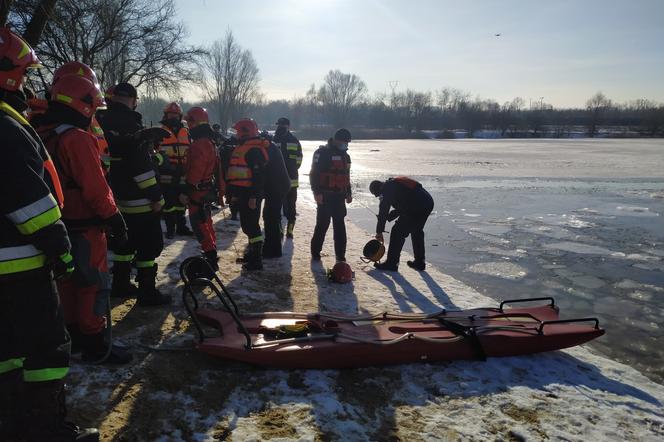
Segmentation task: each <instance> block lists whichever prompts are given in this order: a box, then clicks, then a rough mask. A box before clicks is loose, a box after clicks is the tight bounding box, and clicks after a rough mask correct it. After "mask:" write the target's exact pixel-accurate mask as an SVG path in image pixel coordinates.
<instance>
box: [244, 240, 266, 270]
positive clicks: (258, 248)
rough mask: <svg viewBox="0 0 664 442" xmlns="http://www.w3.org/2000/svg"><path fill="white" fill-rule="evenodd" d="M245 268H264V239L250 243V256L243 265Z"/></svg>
mask: <svg viewBox="0 0 664 442" xmlns="http://www.w3.org/2000/svg"><path fill="white" fill-rule="evenodd" d="M242 269H243V270H247V271H252V270H263V241H260V242H255V243H253V244H249V257H248V260H247V262H245V263H244V264H243V265H242Z"/></svg>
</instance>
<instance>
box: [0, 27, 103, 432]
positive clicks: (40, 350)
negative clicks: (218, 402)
mask: <svg viewBox="0 0 664 442" xmlns="http://www.w3.org/2000/svg"><path fill="white" fill-rule="evenodd" d="M38 66H39V60H38V59H37V57H36V56H35V53H34V52H33V51H32V49H31V48H30V46H28V44H27V43H25V42H24V41H23V40H22V39H21V38H20V37H18V36H17V35H16V34H14V33H12V32H11V31H9V30H8V29H6V28H0V148H1V149H2V161H0V176H1V177H2V180H0V440H3V441H4V440H28V441H86V442H92V441H98V440H99V433H98V432H97V430H96V429H85V430H84V429H80V428H78V427H77V426H76V425H74V424H72V423H70V422H67V421H66V420H65V417H66V416H65V389H64V377H65V376H66V375H67V372H68V371H69V336H68V334H67V331H66V329H65V326H64V321H63V317H62V310H61V308H60V305H59V301H58V292H57V289H56V287H55V283H54V281H53V279H54V277H58V278H59V277H65V276H67V275H69V274H71V272H73V260H72V257H71V255H70V253H69V250H70V243H69V239H68V237H67V232H66V229H65V226H64V224H63V223H62V221H61V219H60V217H61V213H60V208H61V207H62V203H63V194H62V188H61V186H60V182H59V180H58V176H57V173H56V172H55V167H54V165H53V162H52V161H51V159H50V157H49V156H48V153H47V151H46V149H45V148H44V145H43V144H42V142H41V140H40V138H39V136H38V135H37V133H36V132H35V131H34V129H33V128H32V127H31V126H30V124H29V123H28V121H27V120H26V119H25V118H24V117H23V115H22V114H21V113H22V112H24V111H25V110H26V109H27V107H28V106H27V103H26V101H25V95H24V94H23V91H22V83H23V80H24V78H23V77H24V75H25V72H26V70H27V69H28V68H31V67H38Z"/></svg>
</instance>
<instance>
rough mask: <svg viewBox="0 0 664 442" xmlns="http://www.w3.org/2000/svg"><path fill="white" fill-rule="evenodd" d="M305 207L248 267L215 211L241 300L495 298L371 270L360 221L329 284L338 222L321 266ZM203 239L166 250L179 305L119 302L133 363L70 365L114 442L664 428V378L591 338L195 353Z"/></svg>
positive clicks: (268, 303)
mask: <svg viewBox="0 0 664 442" xmlns="http://www.w3.org/2000/svg"><path fill="white" fill-rule="evenodd" d="M299 208H300V217H299V218H298V223H297V225H296V230H295V239H294V240H287V241H286V242H285V244H284V255H285V256H284V257H282V258H281V259H278V260H266V261H265V270H263V271H261V272H254V273H252V274H247V275H242V274H241V273H240V266H239V265H237V264H235V263H234V261H235V258H236V257H237V256H239V255H240V254H241V252H242V250H243V248H244V245H245V243H246V238H245V236H244V235H243V234H242V232H241V231H240V230H239V223H236V222H231V221H229V220H226V219H225V218H224V216H225V213H221V214H218V215H217V216H215V222H216V229H217V232H218V244H219V246H220V250H221V260H220V262H221V271H220V273H221V276H222V278H223V280H224V281H225V282H227V286H228V288H229V290H230V291H231V293H232V294H234V295H235V298H236V300H237V302H238V304H239V306H240V308H241V309H242V310H244V311H265V310H272V311H275V310H295V311H318V310H321V311H340V312H346V313H350V312H374V313H375V312H380V311H384V310H389V311H403V312H410V311H433V310H435V309H436V308H437V307H439V306H444V307H446V308H469V307H478V306H482V307H488V306H495V304H496V303H495V301H493V300H490V299H488V298H486V297H484V296H482V295H480V294H479V293H477V292H475V291H474V290H472V289H470V288H469V287H467V286H465V285H464V284H462V283H461V282H459V281H457V280H455V279H453V278H451V277H449V276H447V275H445V274H444V273H443V272H441V271H439V270H437V269H432V268H430V269H428V270H427V272H424V273H422V274H420V273H417V272H415V271H413V270H411V269H409V268H408V267H407V266H405V265H402V267H401V273H399V274H393V273H381V272H377V271H375V270H373V269H372V267H371V266H369V265H367V264H364V263H362V262H361V261H360V260H359V253H360V251H361V249H362V246H363V245H364V243H365V242H366V241H367V239H368V238H369V237H370V235H369V233H367V232H365V231H362V230H361V229H359V228H357V227H356V226H354V225H352V224H350V223H349V224H348V236H349V243H348V253H347V257H348V258H349V261H350V264H351V266H352V267H353V269H354V271H355V279H354V281H353V282H352V283H350V284H347V285H337V284H332V283H329V282H328V281H327V280H326V277H325V270H326V268H327V267H331V266H332V265H333V264H334V262H333V261H334V253H333V252H332V241H331V232H329V234H328V238H327V241H326V244H325V248H324V250H323V260H322V263H321V262H311V261H310V259H309V239H310V238H311V234H312V232H313V227H314V226H313V223H314V219H315V212H314V208H313V203H312V201H311V197H310V195H308V194H305V192H302V193H301V198H300V203H299ZM196 249H197V248H196V244H194V241H188V242H186V241H183V240H175V241H167V247H166V249H165V251H164V253H163V255H162V256H161V258H160V259H159V265H160V273H159V284H160V288H161V289H162V290H164V291H170V292H171V293H172V294H173V295H174V297H175V298H176V299H175V302H174V304H173V305H172V306H170V307H168V308H158V309H145V308H139V307H137V306H134V301H133V300H128V301H126V302H123V303H119V304H117V305H115V307H114V309H113V318H114V321H115V323H116V327H115V332H116V334H117V336H118V337H119V339H121V340H122V341H123V342H125V343H127V344H129V345H131V346H132V347H133V349H134V351H135V356H136V357H135V360H134V362H133V364H132V365H131V366H129V367H122V368H105V367H92V366H85V365H80V364H77V365H75V366H74V368H73V369H72V374H71V375H70V381H71V384H72V385H73V388H72V394H71V395H70V400H69V402H70V410H71V411H72V414H73V415H74V417H76V418H78V419H79V420H83V421H87V422H88V423H92V424H96V425H99V426H100V429H101V431H102V434H103V436H104V440H163V441H178V440H186V441H190V440H197V441H206V440H210V441H211V440H236V441H237V440H267V439H270V440H316V441H324V440H408V441H413V440H545V439H563V440H621V441H622V440H651V441H657V440H663V439H664V412H663V411H662V409H663V407H662V404H663V403H664V386H662V385H659V384H656V383H654V382H652V381H649V380H648V379H647V378H645V377H644V376H642V375H641V374H639V373H638V372H637V371H635V370H634V369H632V368H630V367H627V366H625V365H621V364H618V363H616V362H614V361H612V360H609V359H607V358H605V357H602V356H600V355H597V354H594V353H593V352H591V351H590V350H588V349H586V348H583V347H580V348H574V349H571V350H566V351H558V352H552V353H547V354H540V355H533V356H527V357H513V358H501V359H497V358H492V359H489V360H488V361H486V362H476V361H458V362H451V363H440V364H411V365H400V366H391V367H377V368H364V369H352V370H294V371H281V370H264V369H259V368H254V367H249V366H246V365H242V364H237V363H232V362H227V361H222V360H218V359H214V358H211V357H208V356H206V355H202V354H198V353H197V352H194V351H189V350H188V349H189V348H190V346H191V345H192V342H193V339H194V329H193V327H192V325H191V323H190V322H189V320H188V317H187V314H186V312H185V311H184V308H183V307H182V302H181V298H180V288H181V284H180V283H179V281H178V279H179V277H178V267H179V263H180V262H181V261H182V260H183V259H184V258H186V257H187V256H190V255H193V254H195V253H197V252H196ZM402 261H405V257H402ZM210 301H212V298H211V297H210ZM561 313H562V316H563V317H564V316H565V312H564V311H563V312H561ZM602 325H603V326H605V327H610V326H611V325H610V324H602ZM600 339H604V338H600ZM148 346H153V347H152V348H149V347H148Z"/></svg>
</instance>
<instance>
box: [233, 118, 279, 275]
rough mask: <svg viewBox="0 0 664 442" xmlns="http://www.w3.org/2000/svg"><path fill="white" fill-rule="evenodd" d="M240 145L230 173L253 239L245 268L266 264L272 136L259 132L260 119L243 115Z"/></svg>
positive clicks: (245, 228) (238, 129) (237, 126)
mask: <svg viewBox="0 0 664 442" xmlns="http://www.w3.org/2000/svg"><path fill="white" fill-rule="evenodd" d="M233 129H235V131H236V132H237V139H238V143H239V144H238V146H237V147H235V148H234V149H233V153H232V155H231V159H230V161H229V166H228V174H227V175H226V183H227V184H228V186H227V189H226V190H227V192H228V193H229V194H230V196H231V201H232V202H233V204H237V207H238V210H239V211H240V226H241V227H242V231H243V232H244V234H245V235H247V238H248V239H249V245H248V248H247V252H246V254H245V256H244V258H241V259H240V260H239V261H240V262H244V264H243V265H242V268H243V269H244V270H261V269H262V268H263V256H262V254H263V233H262V232H261V227H260V224H259V220H260V215H261V199H262V198H263V192H264V181H265V167H266V165H267V161H268V154H267V148H268V146H269V145H270V142H269V141H268V140H265V139H263V138H260V137H259V136H258V126H257V125H256V122H255V121H254V120H252V119H249V118H243V119H241V120H239V121H237V122H236V123H235V124H234V125H233Z"/></svg>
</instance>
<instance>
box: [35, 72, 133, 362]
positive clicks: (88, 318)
mask: <svg viewBox="0 0 664 442" xmlns="http://www.w3.org/2000/svg"><path fill="white" fill-rule="evenodd" d="M86 67H87V66H86ZM88 69H89V68H88ZM89 70H90V69H89ZM90 72H92V70H90ZM56 74H57V71H56ZM91 80H96V76H95V75H94V72H92V75H88V76H86V77H84V76H81V75H78V74H70V75H65V76H62V75H54V83H53V85H52V86H51V90H50V102H49V104H48V110H47V111H46V113H45V114H44V118H43V119H42V121H43V123H44V124H43V125H42V126H41V127H39V128H38V129H37V131H38V133H39V135H40V137H41V138H42V141H43V142H44V144H45V145H46V148H47V149H48V151H49V153H50V155H51V158H53V162H54V163H55V166H56V169H57V172H58V176H59V178H60V182H61V183H62V187H63V192H64V196H65V200H66V203H65V206H64V209H63V211H62V219H63V221H64V223H65V226H66V227H67V231H68V232H69V238H70V240H71V243H72V254H73V257H74V263H75V266H76V271H75V272H74V274H73V276H72V278H69V279H67V280H63V281H60V282H58V290H59V292H60V299H61V301H62V306H63V310H64V317H65V322H66V324H67V329H68V330H69V334H70V336H71V338H72V351H73V349H74V348H76V349H77V351H78V350H80V351H81V352H82V359H83V360H84V361H88V362H106V363H118V364H122V363H127V362H129V361H130V360H131V355H130V354H128V353H127V352H125V351H123V350H122V349H120V348H117V347H115V346H111V343H110V342H107V340H106V337H105V335H104V332H105V330H106V326H107V321H110V320H111V318H110V317H106V314H107V307H108V302H109V301H108V296H109V293H110V290H111V284H110V282H111V279H110V275H109V273H108V262H107V253H106V250H107V248H106V244H107V235H106V233H105V230H106V229H109V230H110V232H111V238H113V239H114V240H115V241H117V242H120V243H122V242H123V241H126V240H127V228H126V226H125V222H124V219H123V218H122V215H121V214H120V213H119V211H118V208H117V207H116V205H115V201H114V198H113V193H112V192H111V189H110V188H109V186H108V183H107V181H106V178H105V176H104V171H103V169H102V167H101V162H100V161H99V146H98V144H97V139H96V137H95V136H94V135H92V134H91V133H90V132H89V129H90V124H91V122H92V117H93V115H94V112H95V111H96V109H97V108H98V107H100V106H105V102H104V98H103V95H102V92H101V89H100V88H99V85H98V84H96V83H93V81H91ZM109 347H110V348H109Z"/></svg>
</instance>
